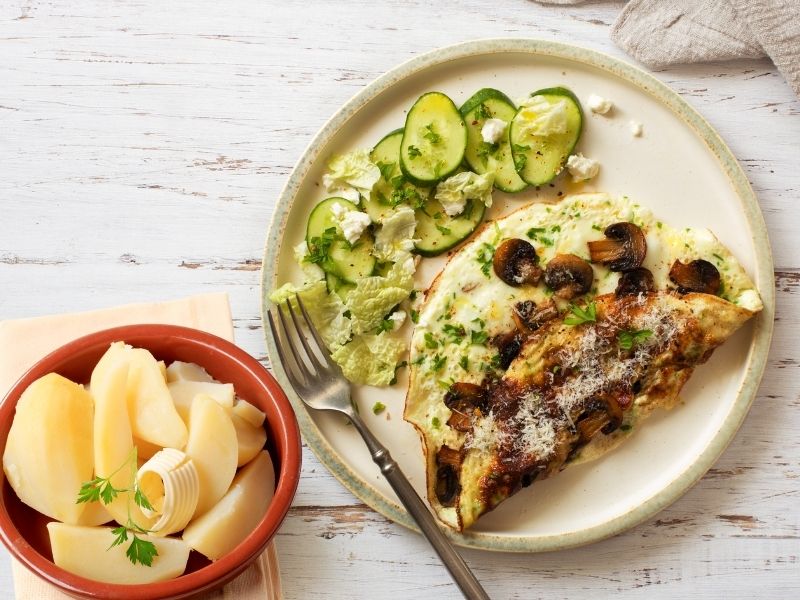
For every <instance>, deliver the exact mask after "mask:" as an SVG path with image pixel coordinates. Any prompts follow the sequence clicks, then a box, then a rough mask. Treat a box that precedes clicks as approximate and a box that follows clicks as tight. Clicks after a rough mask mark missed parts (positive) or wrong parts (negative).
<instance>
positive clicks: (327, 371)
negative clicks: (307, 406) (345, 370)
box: [267, 295, 335, 390]
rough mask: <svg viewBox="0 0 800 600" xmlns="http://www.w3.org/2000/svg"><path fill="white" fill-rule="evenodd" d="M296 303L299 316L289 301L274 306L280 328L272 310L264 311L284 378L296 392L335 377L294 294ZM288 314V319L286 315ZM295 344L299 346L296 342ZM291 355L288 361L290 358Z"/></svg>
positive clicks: (318, 339)
mask: <svg viewBox="0 0 800 600" xmlns="http://www.w3.org/2000/svg"><path fill="white" fill-rule="evenodd" d="M295 300H296V301H297V307H298V308H299V309H300V310H299V313H300V316H298V314H297V313H298V311H296V310H295V308H294V307H293V306H292V302H291V301H290V300H287V301H286V302H284V303H283V305H280V304H279V305H276V306H275V312H276V313H277V315H278V318H277V321H278V322H279V323H280V327H278V326H277V325H276V319H275V318H274V317H273V315H272V312H273V311H272V310H268V311H267V320H268V321H269V328H270V329H271V330H272V337H273V338H274V339H275V346H276V347H277V349H278V356H279V357H280V359H281V363H283V366H284V370H285V371H286V375H287V376H288V378H289V381H290V382H291V384H292V387H294V388H295V389H296V390H297V389H298V388H304V387H306V386H308V384H309V383H311V381H312V380H313V379H319V378H323V377H325V376H331V375H335V365H334V363H333V362H332V360H331V357H330V354H329V353H328V350H327V348H326V347H325V342H324V341H323V340H322V337H321V336H320V334H319V332H318V331H317V329H316V328H315V327H314V324H313V322H312V321H311V317H310V316H309V314H308V311H307V310H306V307H305V306H304V305H303V301H302V300H301V299H300V296H298V295H295ZM284 305H285V307H286V308H285V309H284V308H283V306H284ZM287 311H288V313H289V319H287V318H286V316H285V312H287ZM290 321H291V323H290ZM279 329H280V335H279V332H278V330H279ZM305 330H307V331H308V332H310V333H311V336H312V339H311V340H309V338H308V337H307V336H306V334H305ZM295 339H296V340H297V341H296V340H295ZM298 341H299V344H298V343H297V342H298ZM286 346H288V347H289V351H288V352H287V351H286ZM290 355H291V359H289V356H290Z"/></svg>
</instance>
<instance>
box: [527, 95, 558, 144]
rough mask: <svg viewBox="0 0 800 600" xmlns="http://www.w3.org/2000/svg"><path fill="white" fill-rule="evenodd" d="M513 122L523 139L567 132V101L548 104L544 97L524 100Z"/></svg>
mask: <svg viewBox="0 0 800 600" xmlns="http://www.w3.org/2000/svg"><path fill="white" fill-rule="evenodd" d="M514 122H515V123H516V125H515V127H518V128H519V131H520V134H521V137H523V138H524V137H528V136H546V135H553V134H558V133H564V132H566V131H567V101H566V100H559V101H558V102H555V103H554V104H550V102H549V101H548V100H547V98H545V97H544V96H531V97H530V98H525V99H524V100H523V101H522V102H521V103H520V107H519V111H518V112H517V114H516V116H515V117H514ZM515 131H516V130H515Z"/></svg>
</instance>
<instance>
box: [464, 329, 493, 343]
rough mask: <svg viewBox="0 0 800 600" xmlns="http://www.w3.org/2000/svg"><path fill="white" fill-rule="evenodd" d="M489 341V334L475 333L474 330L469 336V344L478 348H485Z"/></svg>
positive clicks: (483, 332)
mask: <svg viewBox="0 0 800 600" xmlns="http://www.w3.org/2000/svg"><path fill="white" fill-rule="evenodd" d="M488 340H489V334H488V333H486V332H485V331H475V330H474V329H473V330H472V331H471V332H470V336H469V343H470V344H477V345H478V346H483V345H485V344H486V342H487V341H488Z"/></svg>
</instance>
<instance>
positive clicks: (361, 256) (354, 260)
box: [306, 198, 375, 283]
mask: <svg viewBox="0 0 800 600" xmlns="http://www.w3.org/2000/svg"><path fill="white" fill-rule="evenodd" d="M334 204H339V205H341V206H343V207H344V208H346V209H347V210H349V211H350V210H358V207H357V206H356V205H355V204H353V203H352V202H350V201H349V200H345V199H344V198H328V199H327V200H323V201H322V202H320V203H319V204H317V205H316V206H315V207H314V210H312V211H311V214H310V215H309V216H308V226H307V227H306V243H307V244H308V247H309V248H311V249H312V250H313V249H314V248H315V247H319V246H320V244H321V245H322V246H323V247H324V246H327V253H326V254H327V256H326V257H325V259H324V260H322V261H321V262H320V263H319V266H320V267H322V269H323V270H324V271H325V272H326V273H330V274H331V275H334V276H335V277H338V278H339V279H341V280H342V281H344V282H347V283H356V282H357V281H358V280H359V279H361V278H363V277H367V276H368V275H372V272H373V271H374V270H375V257H374V256H372V234H371V233H370V232H369V231H368V230H367V231H364V233H362V234H361V237H360V238H359V239H358V241H356V243H355V244H353V246H350V244H349V243H348V242H347V240H345V239H344V235H343V234H342V230H341V228H340V227H339V226H338V225H337V224H336V219H335V218H334V215H333V209H332V207H333V205H334Z"/></svg>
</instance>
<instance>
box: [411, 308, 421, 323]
mask: <svg viewBox="0 0 800 600" xmlns="http://www.w3.org/2000/svg"><path fill="white" fill-rule="evenodd" d="M411 322H412V323H419V311H417V310H414V309H413V308H412V309H411Z"/></svg>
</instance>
